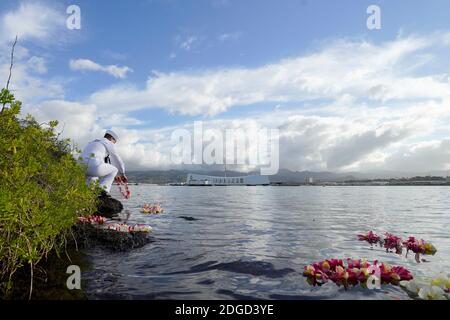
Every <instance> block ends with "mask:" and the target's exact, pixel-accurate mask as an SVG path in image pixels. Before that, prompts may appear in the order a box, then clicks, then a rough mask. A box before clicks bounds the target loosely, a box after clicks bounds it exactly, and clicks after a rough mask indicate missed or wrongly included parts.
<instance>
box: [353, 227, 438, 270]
mask: <svg viewBox="0 0 450 320" xmlns="http://www.w3.org/2000/svg"><path fill="white" fill-rule="evenodd" d="M358 239H359V240H360V241H366V242H368V243H369V244H371V245H374V244H377V243H378V244H380V246H382V247H384V248H386V251H389V250H395V252H396V253H397V254H401V253H402V249H403V248H406V250H407V251H406V256H408V252H409V251H412V252H414V253H415V254H416V256H415V258H416V261H417V262H420V254H423V255H434V254H435V253H436V251H437V250H436V248H435V247H434V246H433V244H431V243H429V242H426V241H425V240H422V239H421V240H418V239H416V238H414V237H409V238H408V240H406V241H403V242H402V239H401V238H400V237H397V236H395V235H393V234H390V233H386V234H385V237H384V239H381V237H380V236H378V235H377V234H376V233H374V232H373V231H369V232H367V233H366V234H359V235H358Z"/></svg>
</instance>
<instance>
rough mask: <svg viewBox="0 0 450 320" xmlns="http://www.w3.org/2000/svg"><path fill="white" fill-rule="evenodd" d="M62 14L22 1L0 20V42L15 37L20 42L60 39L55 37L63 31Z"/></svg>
mask: <svg viewBox="0 0 450 320" xmlns="http://www.w3.org/2000/svg"><path fill="white" fill-rule="evenodd" d="M64 13H65V12H64V11H58V10H56V9H54V8H53V7H50V6H48V5H45V4H44V3H41V2H37V1H26V2H25V1H22V2H20V4H19V7H18V8H17V9H16V10H13V11H10V12H7V13H5V14H4V15H3V16H2V17H1V18H0V19H1V20H0V21H1V23H0V40H2V41H10V40H12V39H14V37H15V36H16V35H17V36H18V37H19V39H20V40H21V41H23V40H39V41H46V40H50V39H51V40H54V39H61V38H60V37H56V35H57V34H59V33H61V32H62V31H64V30H65V22H66V16H65V15H64Z"/></svg>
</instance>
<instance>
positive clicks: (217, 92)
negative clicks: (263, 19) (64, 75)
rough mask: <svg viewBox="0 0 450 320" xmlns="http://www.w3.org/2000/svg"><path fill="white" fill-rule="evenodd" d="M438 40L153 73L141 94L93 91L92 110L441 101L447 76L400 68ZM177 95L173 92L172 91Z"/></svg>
mask: <svg viewBox="0 0 450 320" xmlns="http://www.w3.org/2000/svg"><path fill="white" fill-rule="evenodd" d="M443 37H445V35H441V36H439V37H438V36H435V37H429V38H426V37H408V38H404V39H397V40H395V41H392V42H388V43H384V44H381V45H374V44H371V43H368V42H345V41H339V42H335V43H334V44H332V45H330V46H328V47H326V48H324V49H323V50H321V51H319V52H317V53H314V54H310V55H307V56H302V57H298V58H290V59H285V60H282V61H279V62H277V63H273V64H269V65H265V66H261V67H258V68H252V69H250V68H224V69H219V70H217V69H215V70H205V71H199V72H173V73H158V72H155V73H154V75H153V76H152V77H150V78H149V79H148V81H147V84H146V87H145V88H144V89H141V88H137V87H133V86H127V87H123V86H115V87H110V88H107V89H104V90H101V91H98V92H95V93H94V94H92V96H91V99H90V101H91V102H93V103H95V104H97V105H98V106H99V108H108V109H113V110H114V109H116V110H117V109H118V108H119V107H120V108H123V106H127V108H128V110H138V109H145V108H152V107H159V108H164V109H167V110H169V111H170V112H176V113H180V114H186V115H199V114H207V115H216V114H218V113H222V112H225V111H227V110H228V109H229V108H232V107H236V106H245V105H250V104H254V103H261V102H278V103H280V102H299V101H306V100H314V99H333V100H336V99H339V98H340V97H342V96H343V95H350V96H353V97H355V98H356V99H362V100H369V101H372V102H374V103H381V102H386V101H398V100H400V101H406V100H414V99H441V98H442V97H446V96H449V95H450V86H449V77H448V75H445V74H444V75H424V76H414V75H413V74H410V73H407V72H405V68H404V65H405V64H408V65H409V64H413V63H414V62H415V60H414V55H415V54H416V53H418V52H421V51H423V50H425V49H428V48H430V47H432V46H434V45H436V44H437V42H438V40H442V38H443ZM174 92H176V93H177V94H173V93H174Z"/></svg>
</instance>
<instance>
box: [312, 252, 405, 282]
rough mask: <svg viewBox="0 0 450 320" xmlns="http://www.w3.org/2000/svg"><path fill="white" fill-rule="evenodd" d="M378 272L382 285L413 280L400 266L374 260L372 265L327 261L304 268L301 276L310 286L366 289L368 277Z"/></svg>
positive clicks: (360, 261) (364, 262) (335, 260)
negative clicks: (358, 287) (324, 285)
mask: <svg viewBox="0 0 450 320" xmlns="http://www.w3.org/2000/svg"><path fill="white" fill-rule="evenodd" d="M376 270H379V272H380V274H379V276H380V281H381V283H382V284H393V285H398V284H399V283H400V281H409V280H411V279H413V276H412V274H411V272H410V271H409V270H408V269H406V268H404V267H402V266H390V265H388V264H387V263H379V262H378V261H377V260H375V261H374V262H373V263H372V264H371V263H369V262H368V261H366V260H361V259H358V260H354V259H350V258H349V259H347V263H346V264H344V261H343V260H338V259H327V260H323V261H320V262H316V263H314V264H312V265H308V266H305V267H304V271H303V276H305V277H306V278H307V281H308V283H309V284H310V285H313V286H316V285H319V286H320V285H322V284H324V283H326V282H328V281H332V282H334V283H335V284H336V285H338V286H344V288H345V289H347V288H348V287H349V286H356V285H358V284H359V285H361V286H362V287H367V281H368V279H369V277H370V276H371V275H373V274H375V271H376Z"/></svg>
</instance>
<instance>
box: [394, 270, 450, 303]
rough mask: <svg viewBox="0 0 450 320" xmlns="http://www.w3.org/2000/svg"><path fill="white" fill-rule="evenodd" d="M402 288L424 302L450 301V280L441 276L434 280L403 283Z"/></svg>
mask: <svg viewBox="0 0 450 320" xmlns="http://www.w3.org/2000/svg"><path fill="white" fill-rule="evenodd" d="M400 286H401V287H402V289H404V290H405V291H406V292H407V293H408V294H409V295H411V296H413V297H414V298H419V299H422V300H450V278H449V277H448V276H447V275H445V274H440V275H439V276H437V277H436V278H433V279H414V280H412V281H407V282H406V281H405V282H404V281H401V282H400Z"/></svg>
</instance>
